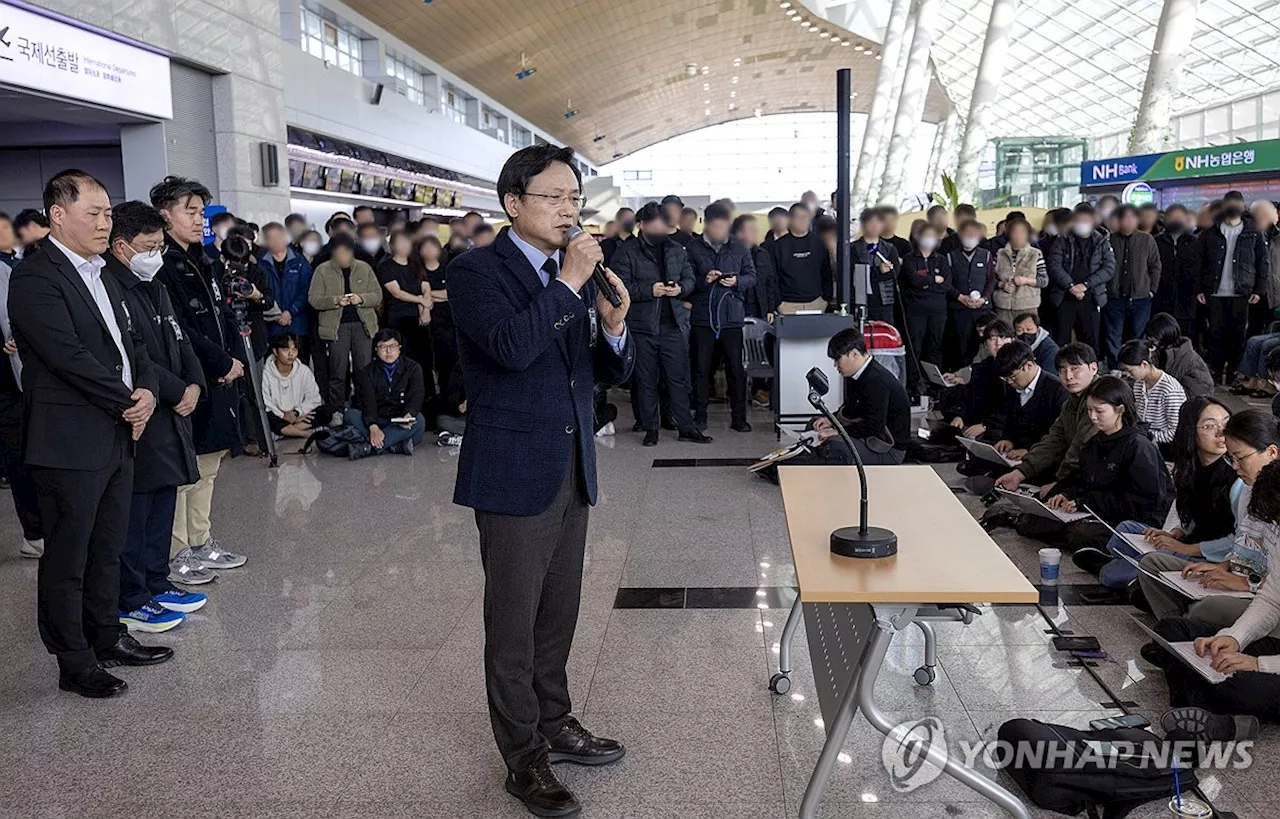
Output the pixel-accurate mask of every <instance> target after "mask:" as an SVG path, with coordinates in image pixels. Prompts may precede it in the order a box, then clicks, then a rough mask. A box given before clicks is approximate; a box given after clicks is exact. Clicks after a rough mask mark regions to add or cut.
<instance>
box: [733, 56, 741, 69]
mask: <svg viewBox="0 0 1280 819" xmlns="http://www.w3.org/2000/svg"><path fill="white" fill-rule="evenodd" d="M740 65H742V58H741V57H734V58H733V67H734V68H737V67H738V66H740Z"/></svg>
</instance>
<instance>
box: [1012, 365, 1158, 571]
mask: <svg viewBox="0 0 1280 819" xmlns="http://www.w3.org/2000/svg"><path fill="white" fill-rule="evenodd" d="M1085 405H1086V408H1087V410H1086V411H1087V413H1088V417H1089V423H1090V424H1091V425H1092V426H1093V429H1094V434H1093V436H1092V437H1091V438H1090V439H1089V440H1088V441H1087V442H1086V443H1085V444H1084V446H1083V447H1081V449H1080V465H1079V468H1078V469H1076V471H1075V472H1074V473H1073V474H1071V475H1069V476H1068V477H1066V478H1065V479H1063V480H1061V481H1058V483H1057V484H1055V485H1054V487H1053V491H1052V492H1051V493H1049V495H1048V498H1047V500H1046V501H1045V504H1046V505H1047V506H1048V507H1049V508H1050V509H1057V510H1059V511H1062V512H1084V511H1092V512H1093V513H1094V514H1096V515H1098V516H1099V517H1101V518H1102V519H1103V520H1105V521H1107V522H1108V523H1111V522H1112V521H1116V522H1119V521H1122V520H1138V521H1142V522H1144V523H1146V524H1148V525H1150V526H1160V525H1161V524H1162V523H1164V519H1165V515H1167V514H1168V512H1169V505H1170V504H1171V503H1172V502H1173V492H1172V489H1173V488H1172V486H1171V484H1170V482H1169V473H1168V472H1167V471H1166V470H1165V467H1164V459H1163V458H1162V457H1160V451H1159V450H1158V449H1156V445H1155V444H1154V443H1153V442H1152V441H1151V438H1150V437H1149V436H1148V435H1147V432H1146V430H1145V429H1143V427H1142V424H1141V423H1140V422H1139V420H1138V412H1137V408H1136V407H1135V406H1134V403H1133V391H1132V390H1131V389H1129V385H1128V384H1126V383H1125V382H1124V381H1122V380H1121V379H1119V378H1116V377H1115V376H1111V375H1104V376H1102V377H1101V378H1099V379H1097V380H1096V381H1094V382H1093V384H1092V385H1091V386H1090V387H1089V392H1088V394H1087V395H1086V396H1085ZM1086 507H1088V509H1087V510H1086ZM1018 533H1019V534H1021V535H1023V536H1024V537H1031V538H1036V539H1037V540H1042V541H1044V542H1045V543H1048V544H1050V545H1053V546H1062V547H1063V548H1066V549H1070V550H1072V551H1074V550H1076V549H1079V548H1081V547H1083V546H1099V545H1101V544H1104V543H1106V541H1107V538H1108V536H1109V534H1110V532H1109V531H1108V530H1107V528H1106V527H1105V526H1103V525H1102V524H1101V523H1098V522H1096V521H1092V520H1080V521H1076V522H1074V523H1060V522H1059V521H1056V520H1050V519H1048V518H1042V517H1037V516H1035V515H1023V516H1022V517H1021V519H1020V520H1019V522H1018Z"/></svg>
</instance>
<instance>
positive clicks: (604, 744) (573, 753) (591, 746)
mask: <svg viewBox="0 0 1280 819" xmlns="http://www.w3.org/2000/svg"><path fill="white" fill-rule="evenodd" d="M550 744H551V750H549V751H548V752H547V759H549V760H551V761H552V762H576V763H578V764H579V765H608V764H609V763H611V762H617V761H618V760H619V759H622V756H623V754H625V753H626V752H627V749H626V748H624V747H622V743H621V742H617V741H616V740H612V739H605V738H603V737H598V736H595V735H593V734H592V733H591V732H590V731H588V730H587V729H586V728H583V727H582V723H580V722H578V721H577V720H576V719H574V718H573V717H569V719H568V720H567V721H566V722H565V724H564V727H563V728H561V729H560V733H558V734H556V735H555V736H554V737H552V738H551V739H550Z"/></svg>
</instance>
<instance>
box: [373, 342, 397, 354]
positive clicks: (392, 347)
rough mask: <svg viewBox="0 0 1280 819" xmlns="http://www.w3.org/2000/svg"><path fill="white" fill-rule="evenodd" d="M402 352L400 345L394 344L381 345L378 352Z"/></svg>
mask: <svg viewBox="0 0 1280 819" xmlns="http://www.w3.org/2000/svg"><path fill="white" fill-rule="evenodd" d="M399 351H400V345H399V344H396V343H395V342H392V343H390V344H379V345H378V352H380V353H397V352H399Z"/></svg>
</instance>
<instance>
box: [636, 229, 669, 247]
mask: <svg viewBox="0 0 1280 819" xmlns="http://www.w3.org/2000/svg"><path fill="white" fill-rule="evenodd" d="M640 236H641V238H643V239H644V241H645V244H647V245H649V246H650V247H657V246H658V245H660V244H662V243H663V242H665V241H666V240H667V234H665V233H645V232H644V231H640Z"/></svg>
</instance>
